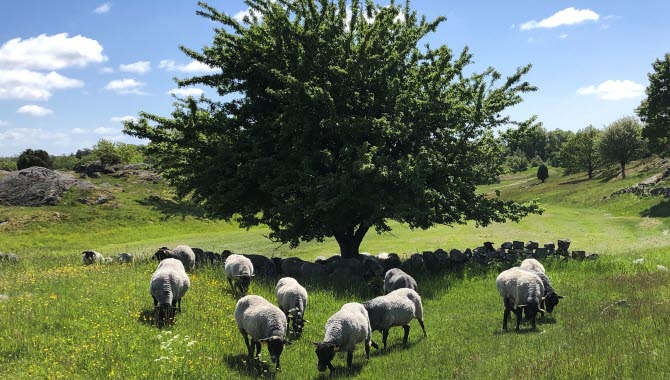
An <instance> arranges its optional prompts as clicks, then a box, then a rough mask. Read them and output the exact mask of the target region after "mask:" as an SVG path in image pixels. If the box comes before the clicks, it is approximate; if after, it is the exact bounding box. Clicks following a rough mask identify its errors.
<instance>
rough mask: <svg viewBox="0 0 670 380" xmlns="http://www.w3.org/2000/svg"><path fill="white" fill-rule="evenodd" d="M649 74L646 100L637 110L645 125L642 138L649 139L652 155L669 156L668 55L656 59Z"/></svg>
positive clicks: (669, 92) (669, 87)
mask: <svg viewBox="0 0 670 380" xmlns="http://www.w3.org/2000/svg"><path fill="white" fill-rule="evenodd" d="M652 67H653V69H654V71H653V72H651V73H649V75H648V77H649V86H647V89H646V93H647V98H646V99H645V100H643V101H642V103H641V104H640V106H639V107H638V109H637V114H638V116H640V119H641V120H642V121H643V122H644V123H646V124H645V126H644V128H643V129H642V136H643V137H645V138H647V139H649V142H650V144H651V148H652V149H653V151H654V153H659V154H661V155H668V154H670V53H666V54H665V56H664V58H663V59H662V60H661V59H657V60H656V61H655V62H654V63H653V64H652Z"/></svg>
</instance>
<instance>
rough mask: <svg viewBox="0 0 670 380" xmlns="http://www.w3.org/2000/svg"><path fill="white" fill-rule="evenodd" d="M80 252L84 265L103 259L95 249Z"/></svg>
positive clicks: (97, 262) (100, 261) (99, 261)
mask: <svg viewBox="0 0 670 380" xmlns="http://www.w3.org/2000/svg"><path fill="white" fill-rule="evenodd" d="M81 254H82V261H83V262H84V265H91V264H99V263H102V262H103V260H104V259H105V258H104V256H102V254H100V253H98V252H96V251H84V252H82V253H81Z"/></svg>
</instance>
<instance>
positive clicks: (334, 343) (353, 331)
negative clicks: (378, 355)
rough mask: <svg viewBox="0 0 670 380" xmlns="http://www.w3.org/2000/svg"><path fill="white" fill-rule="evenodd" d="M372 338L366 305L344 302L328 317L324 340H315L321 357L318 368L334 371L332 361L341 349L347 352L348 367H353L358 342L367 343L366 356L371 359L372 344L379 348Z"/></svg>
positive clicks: (320, 370) (318, 355) (318, 354)
mask: <svg viewBox="0 0 670 380" xmlns="http://www.w3.org/2000/svg"><path fill="white" fill-rule="evenodd" d="M371 339H372V328H371V327H370V319H369V318H368V312H367V310H365V307H363V305H361V304H360V303H356V302H351V303H347V304H344V305H343V306H342V308H341V309H340V310H339V311H338V312H337V313H335V314H333V315H332V316H331V317H330V318H328V322H326V334H325V336H324V337H323V341H321V342H314V345H315V346H316V356H317V357H318V358H319V362H318V364H317V369H318V370H319V372H323V371H325V370H326V368H328V369H330V370H331V371H332V370H333V365H332V364H331V361H332V360H333V358H334V357H335V353H336V352H339V351H346V352H347V367H348V368H349V369H351V366H352V361H353V355H354V349H355V348H356V345H357V344H358V343H364V344H365V357H366V359H367V360H368V361H369V360H370V346H371V345H372V346H373V347H374V348H377V345H376V344H375V343H373V342H372V340H371Z"/></svg>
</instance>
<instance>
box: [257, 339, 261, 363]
mask: <svg viewBox="0 0 670 380" xmlns="http://www.w3.org/2000/svg"><path fill="white" fill-rule="evenodd" d="M260 357H261V342H256V359H259V358H260Z"/></svg>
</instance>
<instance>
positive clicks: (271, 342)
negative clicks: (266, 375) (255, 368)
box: [262, 336, 285, 364]
mask: <svg viewBox="0 0 670 380" xmlns="http://www.w3.org/2000/svg"><path fill="white" fill-rule="evenodd" d="M262 342H263V343H265V344H267V346H268V352H269V353H270V360H272V362H273V363H275V364H277V363H278V362H279V356H281V353H282V351H284V342H285V341H284V339H282V338H280V337H277V336H273V337H270V338H267V339H264V340H262Z"/></svg>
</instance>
